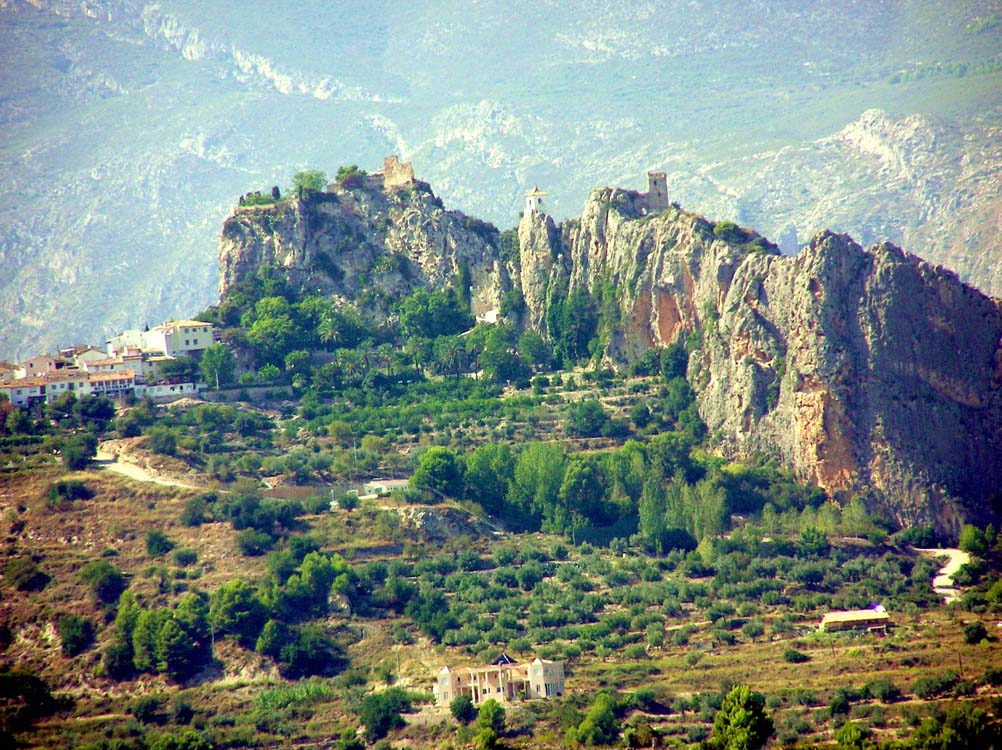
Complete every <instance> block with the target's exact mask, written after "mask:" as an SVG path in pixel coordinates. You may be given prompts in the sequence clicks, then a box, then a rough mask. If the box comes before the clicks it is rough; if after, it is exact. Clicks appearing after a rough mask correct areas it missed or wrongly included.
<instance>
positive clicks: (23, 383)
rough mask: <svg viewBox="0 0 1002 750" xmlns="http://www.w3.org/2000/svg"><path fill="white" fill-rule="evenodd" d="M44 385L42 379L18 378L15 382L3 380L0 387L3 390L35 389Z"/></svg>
mask: <svg viewBox="0 0 1002 750" xmlns="http://www.w3.org/2000/svg"><path fill="white" fill-rule="evenodd" d="M40 385H45V379H44V378H18V379H17V380H5V381H3V383H2V384H0V386H2V387H3V388H35V387H37V386H40Z"/></svg>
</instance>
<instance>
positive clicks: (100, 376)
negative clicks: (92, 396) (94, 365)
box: [89, 370, 136, 382]
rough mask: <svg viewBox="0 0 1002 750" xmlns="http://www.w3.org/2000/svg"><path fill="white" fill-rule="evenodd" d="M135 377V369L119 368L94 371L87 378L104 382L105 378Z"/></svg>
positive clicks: (123, 378) (122, 378)
mask: <svg viewBox="0 0 1002 750" xmlns="http://www.w3.org/2000/svg"><path fill="white" fill-rule="evenodd" d="M135 377H136V371H135V370H119V371H118V372H95V373H94V374H92V375H91V376H90V378H89V380H91V381H92V382H93V381H98V382H104V381H106V380H133V379H135Z"/></svg>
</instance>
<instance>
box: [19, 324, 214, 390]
mask: <svg viewBox="0 0 1002 750" xmlns="http://www.w3.org/2000/svg"><path fill="white" fill-rule="evenodd" d="M213 343H214V341H213V326H212V324H211V323H205V322H203V321H198V320H174V321H170V322H168V323H164V324H163V325H159V326H155V327H154V328H147V329H144V330H129V331H123V332H122V333H120V334H119V335H117V336H114V337H113V338H111V339H109V340H108V341H107V342H106V348H105V349H98V348H96V347H93V346H89V345H78V346H73V347H69V348H67V349H62V350H60V351H59V352H57V353H56V354H42V355H39V356H36V357H32V358H30V359H27V360H25V361H23V362H19V363H16V364H13V363H9V362H0V393H2V394H5V395H6V396H7V400H8V401H10V403H11V404H13V405H14V406H18V407H26V408H29V409H30V408H33V407H34V406H35V405H36V404H48V403H52V402H53V401H55V400H56V399H58V398H60V397H62V396H64V395H65V394H66V393H72V394H74V395H75V396H77V397H82V396H87V395H95V396H106V397H108V398H112V399H122V398H126V397H130V396H134V397H136V398H147V397H148V398H151V399H153V400H154V401H157V402H163V401H170V400H174V399H177V398H183V397H190V396H197V395H198V391H199V384H198V383H197V382H196V381H195V380H194V379H193V378H192V377H191V375H192V374H193V373H192V371H191V370H190V369H189V370H187V371H185V372H180V373H176V374H171V365H172V364H176V363H177V362H178V361H179V358H181V357H191V358H193V359H194V360H196V361H197V360H198V358H200V357H201V355H202V352H204V351H205V349H207V348H208V347H210V346H212V345H213ZM201 387H202V388H203V389H204V388H205V385H204V384H202V386H201Z"/></svg>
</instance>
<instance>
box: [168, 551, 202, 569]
mask: <svg viewBox="0 0 1002 750" xmlns="http://www.w3.org/2000/svg"><path fill="white" fill-rule="evenodd" d="M196 562H198V550H196V549H195V548H194V547H181V548H180V549H176V550H174V564H175V565H179V566H180V567H182V568H185V567H187V566H189V565H194V564H195V563H196Z"/></svg>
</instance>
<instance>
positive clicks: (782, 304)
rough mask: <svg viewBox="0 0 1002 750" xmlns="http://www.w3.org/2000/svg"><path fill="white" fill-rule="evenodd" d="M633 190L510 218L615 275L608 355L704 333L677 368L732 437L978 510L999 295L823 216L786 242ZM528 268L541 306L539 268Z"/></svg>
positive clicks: (905, 511) (569, 276) (996, 460)
mask: <svg viewBox="0 0 1002 750" xmlns="http://www.w3.org/2000/svg"><path fill="white" fill-rule="evenodd" d="M636 198H637V196H636V194H633V193H631V192H629V191H617V190H610V189H606V190H599V191H594V192H593V193H592V196H591V199H590V201H589V203H588V205H587V206H586V208H585V211H584V214H583V216H582V219H581V221H580V222H576V221H575V222H568V223H565V224H564V225H563V226H561V227H560V231H559V233H557V236H556V238H554V236H553V235H552V234H551V235H549V236H547V235H545V233H543V232H541V231H539V227H540V226H541V225H542V222H543V218H541V217H531V218H525V219H523V223H522V226H521V227H520V234H519V236H520V239H521V240H522V242H523V244H522V257H523V259H526V258H529V259H530V260H531V262H532V263H534V264H535V265H536V266H538V265H539V263H538V261H537V260H536V259H538V258H545V257H549V256H548V255H547V249H548V250H549V255H550V256H553V255H555V254H556V253H557V252H564V253H568V254H569V257H570V267H569V268H568V269H566V277H565V278H564V279H563V282H564V284H565V285H566V288H567V289H568V290H569V291H573V290H574V289H575V288H579V287H582V286H583V287H586V288H588V289H589V291H590V292H591V293H592V295H593V296H595V297H596V298H597V297H598V296H599V295H600V294H601V293H602V289H603V287H605V288H608V286H609V285H610V284H611V285H612V288H614V289H615V290H616V293H617V299H618V303H619V305H618V308H619V309H618V312H619V320H618V322H617V324H616V325H615V326H611V327H610V330H611V331H612V332H611V334H607V336H608V346H607V349H606V352H607V356H608V357H609V358H610V359H611V360H612V361H613V362H617V363H624V362H627V361H629V360H631V359H633V358H634V357H636V356H638V355H639V354H640V353H642V352H643V351H644V350H645V349H647V348H648V347H650V346H660V345H667V344H670V343H672V342H674V341H677V340H679V338H680V337H681V336H689V337H692V336H697V337H701V338H702V343H701V345H700V346H699V347H698V348H696V349H695V351H694V352H693V354H692V356H691V358H690V362H689V379H690V381H691V382H692V384H693V387H694V388H695V390H696V392H697V395H698V399H699V409H700V414H701V415H702V417H703V419H704V421H705V422H706V424H707V426H708V428H709V431H710V434H711V435H713V436H714V440H715V442H716V443H717V445H718V446H719V448H720V449H721V450H722V451H723V452H725V453H726V454H728V455H731V456H735V457H742V456H749V455H752V454H755V453H763V454H766V455H771V456H774V457H776V458H778V459H780V460H781V461H782V462H783V463H784V464H785V465H786V466H788V467H790V468H791V469H793V471H794V472H795V473H796V474H797V475H798V476H799V477H800V478H801V479H804V480H807V481H811V482H813V483H816V484H818V485H819V486H821V487H823V488H825V489H826V490H828V491H830V492H832V493H833V494H835V495H836V496H839V497H843V498H848V497H850V496H851V495H852V494H854V493H857V492H866V493H868V498H869V501H870V504H871V506H875V507H874V509H876V510H881V511H883V512H885V513H887V514H888V515H891V516H893V517H895V518H896V519H897V520H899V521H900V522H902V523H904V524H915V523H935V524H936V525H937V526H939V527H940V528H942V529H944V530H956V529H957V527H958V524H960V523H961V522H962V519H963V518H964V517H965V516H967V517H978V516H979V515H982V514H984V513H985V512H987V504H988V502H989V501H990V500H991V498H992V497H993V496H995V495H997V494H998V493H999V492H1002V311H1000V304H999V301H998V300H995V299H992V298H989V297H986V296H985V295H983V294H981V293H980V292H978V291H976V290H974V289H972V288H970V287H967V286H965V285H964V284H962V283H961V282H960V281H959V280H958V278H957V277H956V275H954V274H953V273H951V272H949V271H946V270H944V269H941V268H939V267H935V266H932V265H929V264H927V263H925V262H923V261H921V260H919V259H918V258H916V257H914V256H911V255H908V254H906V253H904V252H903V251H901V250H900V249H899V248H897V247H895V246H893V245H890V244H880V245H876V246H874V247H872V248H870V249H868V250H864V249H863V248H861V247H860V246H859V245H858V244H856V243H855V242H854V241H853V240H852V239H851V238H849V237H848V236H845V235H836V234H832V233H830V232H822V233H820V234H818V235H817V236H816V237H815V238H814V239H813V241H812V242H811V243H810V245H809V246H807V247H806V248H805V249H804V250H803V251H802V252H801V253H800V254H799V255H797V256H795V257H788V256H782V255H780V254H779V253H778V252H776V251H775V249H774V247H773V246H771V245H770V244H768V243H764V242H762V241H761V240H760V238H758V237H757V235H755V234H754V233H751V232H746V231H743V230H734V229H731V230H728V231H720V229H721V227H718V231H717V232H714V227H713V226H711V225H710V224H709V223H708V222H706V220H704V219H702V218H700V217H697V216H694V215H691V214H688V213H686V212H684V211H681V210H679V209H677V208H670V209H668V210H667V211H665V212H663V213H661V214H659V215H654V216H651V215H643V214H642V213H640V212H638V210H637V205H638V201H637V200H636ZM547 237H548V238H547ZM527 242H528V243H529V246H528V247H527V246H526V243H527ZM544 242H549V248H546V247H544V246H542V245H541V243H544ZM529 276H530V277H531V278H532V279H533V283H534V286H533V287H531V288H527V287H525V286H523V289H524V291H525V298H526V303H527V306H528V308H529V309H530V311H531V313H530V317H531V319H532V320H533V321H538V320H541V319H542V316H543V315H544V314H545V304H546V299H547V297H546V293H545V289H546V285H545V284H541V283H540V279H539V278H538V277H537V276H535V275H534V274H529ZM550 276H551V277H552V276H553V272H552V269H551V270H550ZM525 277H526V268H525V266H523V273H522V278H523V279H525ZM552 283H553V282H552V281H551V282H550V285H551V286H552ZM541 290H542V291H541Z"/></svg>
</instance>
